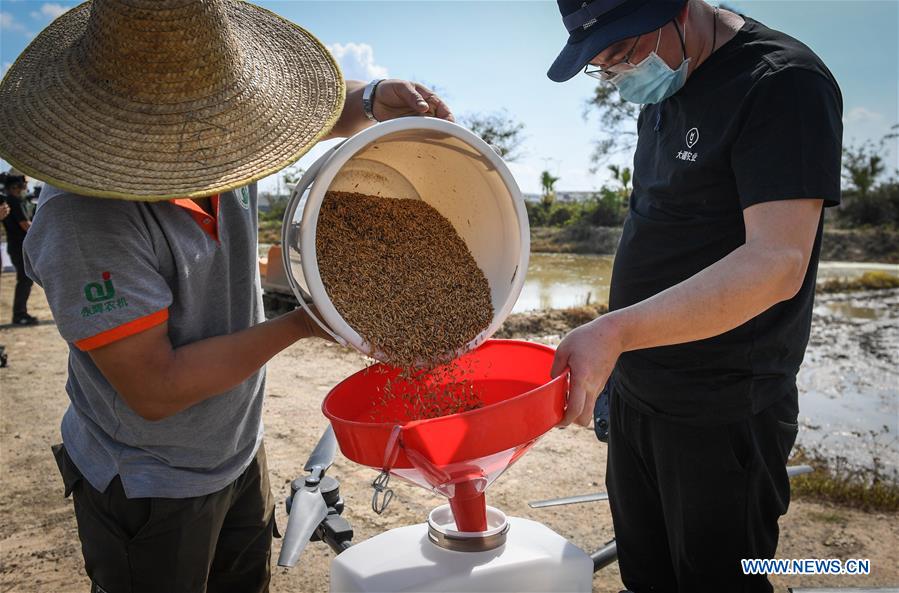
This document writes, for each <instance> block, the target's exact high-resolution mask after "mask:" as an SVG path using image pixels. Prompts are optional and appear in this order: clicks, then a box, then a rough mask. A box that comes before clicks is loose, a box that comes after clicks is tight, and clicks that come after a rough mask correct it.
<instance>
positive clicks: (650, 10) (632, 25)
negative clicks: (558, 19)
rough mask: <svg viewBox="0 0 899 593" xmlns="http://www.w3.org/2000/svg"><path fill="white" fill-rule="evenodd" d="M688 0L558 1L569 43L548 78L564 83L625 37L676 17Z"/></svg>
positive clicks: (650, 28)
mask: <svg viewBox="0 0 899 593" xmlns="http://www.w3.org/2000/svg"><path fill="white" fill-rule="evenodd" d="M686 2H687V0H586V1H584V0H558V4H559V12H561V13H562V22H563V23H564V24H565V28H566V29H568V43H566V44H565V47H563V48H562V52H561V53H560V54H559V57H557V58H556V61H555V62H553V64H552V66H550V67H549V71H548V72H547V73H546V75H547V76H549V78H550V80H553V81H555V82H565V81H566V80H569V79H570V78H571V77H573V76H574V75H575V74H577V73H578V72H580V71H581V70H583V69H584V66H586V65H587V63H589V62H590V60H592V59H593V58H594V57H596V55H597V54H599V53H601V52H602V51H603V50H604V49H606V48H607V47H609V46H610V45H612V44H613V43H617V42H619V41H621V40H622V39H627V38H628V37H636V36H637V35H642V34H644V33H649V32H650V31H655V30H656V29H658V28H660V27H662V25H664V24H665V23H667V22H668V21H670V20H672V19H673V18H674V17H675V16H677V13H678V11H679V10H680V9H681V8H682V7H683V6H684V4H686Z"/></svg>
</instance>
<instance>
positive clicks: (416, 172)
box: [281, 117, 530, 360]
mask: <svg viewBox="0 0 899 593" xmlns="http://www.w3.org/2000/svg"><path fill="white" fill-rule="evenodd" d="M329 190H333V191H346V192H358V193H362V194H368V195H374V196H384V197H390V198H403V199H418V200H424V201H425V202H427V203H428V204H429V205H431V206H432V207H434V208H435V209H436V210H437V211H438V212H440V214H442V215H443V216H444V217H445V218H446V219H447V220H449V222H450V223H451V224H452V225H453V227H454V228H455V230H456V232H457V233H458V234H459V236H460V237H461V238H462V239H463V240H464V241H465V244H466V245H467V246H468V249H469V251H471V254H472V255H473V256H474V259H475V261H476V262H477V264H478V266H479V267H480V268H481V270H483V272H484V275H485V276H486V277H487V281H488V283H489V284H490V294H491V300H492V302H493V311H494V313H493V320H492V322H491V323H490V325H489V326H488V327H487V329H485V330H484V331H483V332H481V333H480V334H479V335H478V336H476V337H475V338H474V339H473V340H472V341H471V342H469V343H468V344H467V345H466V346H465V347H464V348H463V349H462V351H467V350H471V349H474V348H476V347H477V346H479V345H480V344H481V343H483V342H484V341H485V340H487V339H488V338H489V337H490V336H491V335H493V334H494V333H495V332H496V330H497V329H499V326H500V325H501V324H502V322H503V321H504V320H505V318H506V317H507V316H508V315H509V313H510V312H511V311H512V307H513V306H514V305H515V301H516V300H517V299H518V295H519V293H520V292H521V288H522V285H523V284H524V278H525V274H526V273H527V268H528V255H529V252H530V234H529V233H530V231H529V226H528V217H527V211H526V209H525V206H524V200H523V198H522V196H521V191H520V190H519V189H518V185H517V184H516V183H515V179H514V178H513V177H512V174H511V173H510V172H509V169H508V167H506V164H505V163H504V162H503V160H502V159H501V158H500V157H499V156H498V155H497V154H496V152H495V151H494V150H493V149H492V148H491V147H490V146H489V145H488V144H487V143H485V142H484V141H483V140H481V139H480V138H479V137H478V136H476V135H475V134H473V133H472V132H470V131H469V130H467V129H465V128H463V127H461V126H458V125H456V124H453V123H450V122H447V121H444V120H440V119H434V118H426V117H406V118H400V119H395V120H391V121H388V122H384V123H381V124H377V125H375V126H372V127H370V128H367V129H365V130H363V131H362V132H359V133H358V134H356V135H355V136H353V137H352V138H349V139H347V140H346V141H345V142H343V143H341V144H340V145H338V146H336V147H334V148H332V149H331V150H329V151H328V152H327V153H326V154H325V155H323V156H322V157H321V158H319V159H318V160H317V161H316V162H315V163H314V164H313V165H312V166H311V167H310V168H309V170H308V171H307V172H306V173H305V174H304V175H303V177H302V179H301V180H300V182H299V183H298V184H297V186H296V188H295V189H294V192H293V195H292V196H291V198H290V201H289V203H288V205H287V211H286V213H285V216H284V224H283V227H282V234H281V239H282V257H283V259H284V269H285V270H286V271H287V277H288V280H289V282H290V285H291V288H292V289H293V292H294V294H295V295H296V297H297V299H298V300H299V301H300V303H301V304H302V305H303V307H304V308H306V310H307V311H309V312H310V314H312V317H313V319H315V321H316V322H317V323H318V324H319V325H321V327H322V328H323V329H324V330H325V331H327V332H328V333H330V334H331V335H332V336H333V337H334V339H336V340H337V341H338V342H339V343H340V344H343V345H350V346H353V347H354V348H356V349H358V350H360V351H361V352H363V353H364V354H367V355H369V356H372V357H373V358H376V359H379V360H383V358H384V357H383V354H382V353H380V352H374V351H372V348H371V347H370V345H369V344H368V343H367V342H366V341H365V340H364V339H363V338H362V337H361V336H360V335H359V334H358V333H357V332H356V331H355V330H354V329H353V328H352V327H351V326H350V325H349V324H348V323H347V322H346V321H345V320H344V318H343V317H342V316H341V315H340V312H338V311H337V309H336V308H335V307H334V304H333V303H332V302H331V299H330V298H329V297H328V294H327V292H326V291H325V287H324V284H323V283H322V279H321V274H320V273H319V269H318V258H317V257H316V251H315V237H316V235H315V231H316V224H317V222H318V215H319V211H320V210H321V205H322V201H323V200H324V198H325V193H326V192H327V191H329ZM310 302H311V303H312V304H314V305H315V308H316V309H317V310H318V314H319V315H320V318H319V317H317V316H316V315H314V314H313V312H312V311H311V310H310V309H309V307H308V305H309V303H310Z"/></svg>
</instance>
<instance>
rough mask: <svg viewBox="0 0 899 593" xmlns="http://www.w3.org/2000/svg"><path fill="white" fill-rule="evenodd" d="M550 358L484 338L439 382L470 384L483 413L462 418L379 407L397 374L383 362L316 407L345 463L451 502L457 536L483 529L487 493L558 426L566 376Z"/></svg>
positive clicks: (394, 405) (544, 350)
mask: <svg viewBox="0 0 899 593" xmlns="http://www.w3.org/2000/svg"><path fill="white" fill-rule="evenodd" d="M554 354H555V351H554V350H553V349H552V348H550V347H548V346H543V345H540V344H532V343H529V342H520V341H515V340H489V341H487V342H486V343H485V344H484V345H483V346H481V347H480V348H478V349H477V350H474V351H472V352H469V353H467V354H465V355H463V356H461V357H460V358H458V359H456V360H455V361H453V362H452V363H451V364H452V367H453V368H454V369H456V370H458V373H453V372H448V373H441V374H440V376H454V375H456V376H463V377H464V380H465V382H466V383H470V384H471V385H472V386H473V388H474V392H475V394H476V396H477V398H478V400H479V403H480V404H481V405H482V407H480V408H478V409H475V410H471V411H468V412H463V413H459V414H451V415H447V416H440V417H437V418H432V419H428V420H410V419H409V418H408V415H407V414H408V412H406V411H405V409H404V407H403V405H402V402H401V401H398V400H397V399H394V400H392V401H388V402H387V403H385V397H384V395H385V392H386V391H387V386H388V385H389V384H390V383H391V382H392V383H393V385H394V387H393V389H394V393H396V391H395V389H396V381H397V376H398V375H399V370H398V369H396V368H393V367H389V366H386V365H382V364H378V365H375V366H372V367H369V368H367V369H365V370H363V371H360V372H358V373H356V374H354V375H352V376H350V377H348V378H347V379H345V380H344V381H342V382H341V383H340V384H338V385H337V386H336V387H335V388H334V389H332V390H331V392H330V393H329V394H328V396H327V397H326V398H325V401H324V403H323V404H322V409H323V411H324V413H325V416H327V417H328V419H330V420H331V424H332V426H333V427H334V434H335V435H336V436H337V442H338V443H339V444H340V450H341V451H342V452H343V454H344V456H346V457H347V458H348V459H350V460H352V461H355V462H356V463H361V464H362V465H368V466H370V467H374V468H379V469H385V470H387V471H389V472H390V473H391V474H393V475H396V476H398V477H400V478H402V479H405V480H407V481H409V482H412V483H414V484H418V485H420V486H423V487H425V488H428V489H430V490H433V491H435V492H438V493H440V494H442V495H444V496H446V497H448V498H449V499H450V506H451V508H452V510H453V516H454V517H455V519H456V527H457V528H458V529H459V530H460V531H484V530H485V529H486V528H487V520H486V515H485V500H484V490H486V488H487V486H489V485H490V484H492V483H493V481H494V480H496V478H497V477H499V475H500V474H502V473H503V471H505V469H506V468H507V467H509V466H510V465H512V464H513V463H515V461H517V460H518V458H519V457H521V456H522V455H523V454H524V453H525V452H526V451H527V450H528V449H529V448H530V447H531V445H533V444H534V443H535V442H536V441H537V439H538V438H539V437H540V436H541V435H542V434H544V433H545V432H547V431H548V430H549V429H550V428H552V427H553V426H554V425H556V424H557V423H558V422H559V420H561V418H562V414H563V412H564V408H565V399H566V394H567V393H568V374H567V373H566V374H564V375H562V376H560V377H557V378H555V379H551V378H550V368H551V367H552V361H553V356H554ZM457 380H458V379H457ZM432 381H433V380H432ZM432 384H433V383H432ZM438 387H439V386H438Z"/></svg>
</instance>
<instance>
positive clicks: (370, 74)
mask: <svg viewBox="0 0 899 593" xmlns="http://www.w3.org/2000/svg"><path fill="white" fill-rule="evenodd" d="M328 50H329V51H330V52H331V54H332V55H333V56H334V59H335V60H337V63H338V64H340V69H341V70H342V71H343V76H344V78H347V79H355V80H372V79H374V78H388V75H387V68H385V67H384V66H379V65H378V64H376V63H375V52H374V50H373V49H372V47H371V46H370V45H369V44H367V43H352V42H351V43H332V44H331V45H329V46H328Z"/></svg>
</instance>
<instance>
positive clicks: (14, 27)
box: [0, 12, 25, 32]
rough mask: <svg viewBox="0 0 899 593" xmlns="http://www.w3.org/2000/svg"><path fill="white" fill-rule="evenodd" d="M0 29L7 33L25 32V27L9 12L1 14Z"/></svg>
mask: <svg viewBox="0 0 899 593" xmlns="http://www.w3.org/2000/svg"><path fill="white" fill-rule="evenodd" d="M0 29H5V30H7V31H19V32H21V31H24V30H25V27H24V25H22V23H20V22H18V21H17V20H16V19H14V18H13V16H12V15H11V14H10V13H8V12H0Z"/></svg>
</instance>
